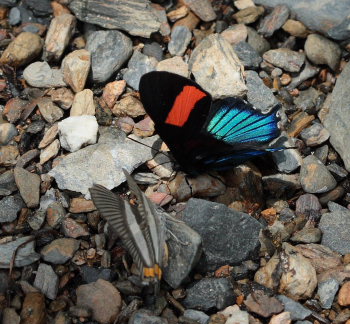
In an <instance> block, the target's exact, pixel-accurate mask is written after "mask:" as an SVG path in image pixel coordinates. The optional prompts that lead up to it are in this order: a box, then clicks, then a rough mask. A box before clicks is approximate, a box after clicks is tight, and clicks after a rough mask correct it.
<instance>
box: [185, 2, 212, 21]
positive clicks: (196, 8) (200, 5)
mask: <svg viewBox="0 0 350 324" xmlns="http://www.w3.org/2000/svg"><path fill="white" fill-rule="evenodd" d="M184 3H185V4H186V5H187V6H188V7H190V8H191V10H192V11H193V12H194V13H195V14H196V15H197V16H198V17H199V18H200V19H201V20H203V21H205V22H208V21H212V20H214V19H215V18H216V14H215V11H214V9H213V7H212V4H211V1H209V0H202V1H197V0H185V1H184Z"/></svg>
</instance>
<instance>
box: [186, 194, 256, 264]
mask: <svg viewBox="0 0 350 324" xmlns="http://www.w3.org/2000/svg"><path fill="white" fill-rule="evenodd" d="M183 220H184V221H185V222H186V224H188V225H189V226H190V227H191V228H192V229H194V230H195V231H197V232H198V233H199V234H200V235H201V237H202V245H203V253H204V256H205V259H206V260H205V261H206V263H207V268H208V269H211V270H214V269H216V268H218V267H220V266H222V265H226V264H239V263H240V262H242V261H244V260H247V259H248V258H252V256H254V254H255V253H256V252H257V249H258V248H259V245H260V243H259V238H258V236H259V231H260V229H261V228H262V225H261V224H260V223H259V222H258V221H256V220H255V219H254V218H252V217H251V216H249V215H247V214H244V213H240V212H237V211H235V210H231V209H229V208H227V207H226V206H225V205H222V204H217V203H213V202H209V201H205V200H201V199H194V198H191V199H190V200H189V201H188V203H187V206H186V209H185V211H184V216H183ZM221 231H224V232H221ZM220 233H221V234H220ZM218 238H220V239H218ZM242 242H245V243H244V244H242Z"/></svg>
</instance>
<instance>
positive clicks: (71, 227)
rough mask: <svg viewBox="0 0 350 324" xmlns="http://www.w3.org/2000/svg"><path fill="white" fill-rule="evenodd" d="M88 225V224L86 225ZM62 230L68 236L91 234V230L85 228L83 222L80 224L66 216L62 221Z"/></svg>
mask: <svg viewBox="0 0 350 324" xmlns="http://www.w3.org/2000/svg"><path fill="white" fill-rule="evenodd" d="M85 227H86V226H85ZM62 230H63V232H64V234H65V236H67V237H72V238H78V237H81V236H86V235H89V234H90V233H89V231H88V230H87V229H86V228H84V226H83V224H79V223H78V222H76V221H75V220H74V219H73V218H70V217H68V218H66V219H65V220H64V221H63V223H62Z"/></svg>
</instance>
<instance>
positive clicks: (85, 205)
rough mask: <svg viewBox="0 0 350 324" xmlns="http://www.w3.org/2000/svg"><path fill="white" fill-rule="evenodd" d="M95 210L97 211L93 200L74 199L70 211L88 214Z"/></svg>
mask: <svg viewBox="0 0 350 324" xmlns="http://www.w3.org/2000/svg"><path fill="white" fill-rule="evenodd" d="M94 210H96V207H95V205H94V203H93V201H92V200H86V199H84V198H73V199H72V200H71V201H70V206H69V211H70V212H71V213H88V212H91V211H94Z"/></svg>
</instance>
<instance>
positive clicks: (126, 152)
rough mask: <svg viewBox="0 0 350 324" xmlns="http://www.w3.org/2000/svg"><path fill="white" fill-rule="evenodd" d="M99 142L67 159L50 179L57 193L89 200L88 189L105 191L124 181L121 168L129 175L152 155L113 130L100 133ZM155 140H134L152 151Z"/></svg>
mask: <svg viewBox="0 0 350 324" xmlns="http://www.w3.org/2000/svg"><path fill="white" fill-rule="evenodd" d="M100 133H101V136H100V138H99V142H98V143H97V144H94V145H90V146H88V147H85V148H83V149H81V150H79V151H77V152H74V153H71V154H69V155H67V156H66V157H65V158H64V159H63V160H62V161H61V163H60V164H59V165H57V166H56V167H55V168H53V169H52V170H51V171H50V172H49V175H50V176H52V177H54V178H55V180H56V182H57V185H58V187H59V188H60V189H68V190H72V191H76V192H81V193H82V194H84V195H85V196H86V198H89V197H90V193H89V190H88V189H89V188H91V187H92V185H93V184H94V183H98V184H101V185H103V186H105V187H106V188H108V189H112V188H115V187H117V186H119V185H120V184H121V183H122V182H124V181H125V176H124V173H123V171H122V168H125V169H126V170H127V171H128V172H129V173H131V172H132V170H134V169H135V168H137V167H138V166H140V165H141V164H142V163H144V162H146V161H148V160H150V159H151V158H152V156H153V154H155V152H152V149H151V148H149V147H146V146H144V145H141V144H138V143H135V142H134V141H132V140H129V139H127V138H126V137H125V133H124V132H122V131H121V130H118V129H116V128H105V129H100ZM158 139H159V137H158V136H152V137H148V138H145V139H139V138H138V139H137V140H138V141H140V142H143V143H145V144H147V145H148V146H150V147H152V146H153V145H156V144H155V143H156V141H157V140H158Z"/></svg>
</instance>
